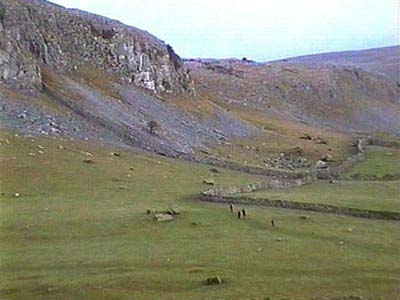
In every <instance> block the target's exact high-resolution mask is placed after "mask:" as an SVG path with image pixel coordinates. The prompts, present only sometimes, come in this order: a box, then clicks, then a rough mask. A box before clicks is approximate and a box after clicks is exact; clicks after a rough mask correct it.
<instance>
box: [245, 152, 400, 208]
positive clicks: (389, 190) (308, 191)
mask: <svg viewBox="0 0 400 300" xmlns="http://www.w3.org/2000/svg"><path fill="white" fill-rule="evenodd" d="M388 153H391V155H388ZM399 159H400V151H399V150H398V149H397V150H396V149H390V148H385V147H369V148H368V151H367V153H366V160H365V161H363V162H362V163H360V164H357V165H356V166H355V167H354V168H352V169H351V170H350V171H349V172H347V173H345V174H343V177H348V176H349V175H351V174H376V175H377V176H379V177H382V176H383V175H385V174H398V173H399V168H398V167H399V165H398V163H399ZM399 186H400V182H399V181H341V182H338V183H335V184H330V183H328V182H322V181H319V182H315V183H313V184H311V185H307V186H302V187H298V188H293V189H287V190H271V191H261V192H257V193H254V194H251V195H252V196H255V197H261V198H262V197H267V198H271V199H285V200H292V201H302V202H313V203H326V204H333V205H338V206H350V207H356V208H368V209H373V210H389V211H390V210H393V211H400V203H399Z"/></svg>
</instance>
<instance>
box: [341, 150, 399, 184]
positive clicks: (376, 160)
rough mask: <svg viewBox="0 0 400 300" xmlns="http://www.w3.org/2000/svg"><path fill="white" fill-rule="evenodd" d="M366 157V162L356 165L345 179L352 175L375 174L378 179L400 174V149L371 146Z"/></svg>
mask: <svg viewBox="0 0 400 300" xmlns="http://www.w3.org/2000/svg"><path fill="white" fill-rule="evenodd" d="M365 155H366V159H365V161H364V162H362V163H360V164H357V165H355V166H354V168H352V169H351V170H350V171H349V172H347V173H345V174H343V177H348V176H349V175H352V174H375V175H376V176H378V177H382V176H384V175H385V174H400V149H394V148H387V147H378V146H370V147H368V151H367V152H366V154H365Z"/></svg>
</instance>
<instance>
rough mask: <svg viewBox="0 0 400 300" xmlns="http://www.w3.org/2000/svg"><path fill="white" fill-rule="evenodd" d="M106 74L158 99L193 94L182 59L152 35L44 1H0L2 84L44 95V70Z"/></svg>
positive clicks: (0, 73)
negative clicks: (82, 69)
mask: <svg viewBox="0 0 400 300" xmlns="http://www.w3.org/2000/svg"><path fill="white" fill-rule="evenodd" d="M83 65H86V66H91V67H95V68H97V69H101V70H103V71H105V72H107V73H109V74H111V75H113V76H114V77H115V78H116V80H118V81H119V82H121V83H125V84H133V85H136V86H139V87H142V88H144V89H146V90H149V91H152V92H154V93H157V94H162V93H171V92H178V93H188V94H191V93H193V91H194V90H193V84H192V81H191V79H190V76H189V74H188V72H187V70H185V69H183V65H182V62H181V59H180V57H179V56H178V55H177V54H175V52H174V50H173V49H172V48H171V47H170V46H169V45H167V44H165V43H164V42H162V41H160V40H158V39H157V38H156V37H154V36H152V35H151V34H149V33H147V32H145V31H143V30H140V29H137V28H134V27H130V26H126V25H124V24H122V23H120V22H118V21H115V20H111V19H108V18H105V17H101V16H98V15H93V14H90V13H86V12H83V11H79V10H73V9H66V8H64V7H62V6H58V5H55V4H52V3H50V2H47V1H42V0H34V1H28V0H1V1H0V80H1V81H2V82H3V83H5V84H7V85H9V86H13V87H16V88H27V89H32V88H36V89H38V88H39V89H40V88H41V86H42V76H41V70H42V68H43V66H49V67H51V68H53V69H56V70H58V71H60V72H73V71H74V70H77V69H78V68H80V67H81V66H83Z"/></svg>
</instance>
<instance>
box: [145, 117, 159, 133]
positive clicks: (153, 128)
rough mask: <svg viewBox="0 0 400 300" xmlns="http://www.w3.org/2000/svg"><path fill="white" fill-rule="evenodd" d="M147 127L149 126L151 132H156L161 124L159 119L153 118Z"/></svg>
mask: <svg viewBox="0 0 400 300" xmlns="http://www.w3.org/2000/svg"><path fill="white" fill-rule="evenodd" d="M147 127H148V128H149V131H150V133H151V134H154V133H155V131H156V130H157V129H158V128H160V124H158V122H157V121H155V120H151V121H149V122H148V123H147Z"/></svg>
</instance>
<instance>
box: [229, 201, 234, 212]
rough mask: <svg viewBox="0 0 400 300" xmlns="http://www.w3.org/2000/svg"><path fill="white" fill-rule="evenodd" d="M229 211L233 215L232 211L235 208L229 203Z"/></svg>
mask: <svg viewBox="0 0 400 300" xmlns="http://www.w3.org/2000/svg"><path fill="white" fill-rule="evenodd" d="M229 210H230V211H231V213H233V211H234V210H235V206H234V205H233V203H229Z"/></svg>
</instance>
